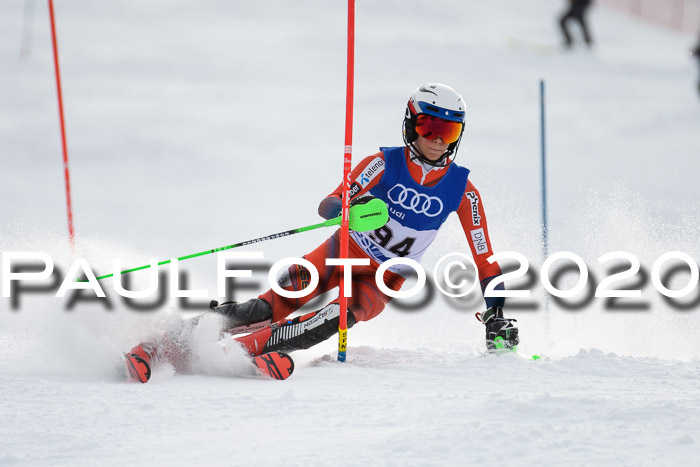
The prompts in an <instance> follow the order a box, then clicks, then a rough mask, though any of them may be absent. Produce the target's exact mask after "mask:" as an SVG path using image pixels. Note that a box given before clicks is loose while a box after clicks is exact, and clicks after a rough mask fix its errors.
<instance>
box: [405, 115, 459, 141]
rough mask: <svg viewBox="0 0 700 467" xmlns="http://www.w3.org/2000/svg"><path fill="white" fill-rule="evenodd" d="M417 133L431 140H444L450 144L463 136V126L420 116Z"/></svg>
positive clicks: (417, 121) (417, 122)
mask: <svg viewBox="0 0 700 467" xmlns="http://www.w3.org/2000/svg"><path fill="white" fill-rule="evenodd" d="M416 133H418V134H419V135H421V136H422V137H423V138H427V139H430V140H433V139H435V138H442V140H443V141H444V142H445V143H447V144H450V143H454V142H455V141H457V140H458V139H459V135H461V134H462V124H461V123H460V122H452V121H450V120H444V119H442V118H438V117H433V116H432V115H426V114H420V115H418V119H417V120H416Z"/></svg>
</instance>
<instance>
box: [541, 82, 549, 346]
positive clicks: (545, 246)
mask: <svg viewBox="0 0 700 467" xmlns="http://www.w3.org/2000/svg"><path fill="white" fill-rule="evenodd" d="M544 91H545V86H544V80H543V79H542V80H540V148H541V154H542V262H543V263H544V261H545V260H546V259H547V258H548V257H549V225H548V220H547V157H546V156H547V140H546V131H545V128H546V126H545V123H546V120H545V110H544V96H545V94H544ZM542 294H543V300H544V316H545V333H546V334H549V324H550V316H549V296H548V295H547V292H546V291H543V292H542Z"/></svg>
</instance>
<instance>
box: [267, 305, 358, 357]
mask: <svg viewBox="0 0 700 467" xmlns="http://www.w3.org/2000/svg"><path fill="white" fill-rule="evenodd" d="M347 321H348V328H351V327H352V326H353V325H354V324H355V322H356V320H355V316H354V315H353V314H352V312H351V311H348V320H347ZM339 323H340V305H338V304H337V303H331V304H329V305H326V306H325V307H323V308H322V309H320V310H319V311H314V312H312V313H307V314H305V315H303V316H297V317H296V318H294V319H292V320H289V321H285V322H283V323H282V324H281V325H278V326H277V327H275V328H274V329H273V330H272V335H271V336H270V338H269V339H268V341H267V343H266V344H265V350H264V351H265V352H271V351H273V350H286V351H293V350H301V349H308V348H309V347H312V346H314V345H316V344H318V343H320V342H323V341H325V340H326V339H328V338H330V337H332V336H333V335H335V334H337V333H338V325H339Z"/></svg>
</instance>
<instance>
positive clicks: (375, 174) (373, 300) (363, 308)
mask: <svg viewBox="0 0 700 467" xmlns="http://www.w3.org/2000/svg"><path fill="white" fill-rule="evenodd" d="M404 155H405V160H406V165H407V167H408V171H409V173H410V175H411V178H412V179H413V180H414V181H415V182H416V183H419V184H421V185H424V186H433V185H435V184H437V183H438V182H439V181H440V180H441V179H442V177H443V176H444V175H445V174H446V173H447V166H446V167H430V168H429V170H427V169H424V167H423V165H422V164H420V163H419V162H417V161H414V160H412V158H411V157H410V154H409V149H408V148H405V151H404ZM378 158H380V159H381V160H382V161H384V160H385V159H384V153H383V152H379V153H377V154H375V155H373V156H370V157H367V158H365V159H364V160H362V161H361V162H360V163H359V164H358V165H357V166H356V167H355V168H354V170H353V171H352V173H351V183H352V182H354V183H352V185H353V187H355V189H354V190H353V191H352V192H351V197H352V198H355V197H357V196H362V195H363V194H365V193H367V192H368V191H369V190H371V189H372V187H374V186H375V185H377V183H379V181H380V179H381V177H382V172H383V171H384V167H386V165H385V164H383V163H379V164H378V163H377V162H378ZM362 177H364V180H363V183H360V179H361V178H362ZM368 178H369V179H370V181H369V182H367V179H368ZM363 184H364V186H363ZM360 187H361V188H360ZM358 188H359V189H358ZM341 193H342V184H341V185H338V187H337V188H336V189H335V190H334V191H333V192H332V193H331V194H330V195H328V197H327V198H326V199H325V200H324V201H323V202H322V203H321V205H320V206H319V213H320V214H321V215H322V216H324V217H328V216H326V215H324V212H323V211H324V206H328V205H333V206H339V204H338V201H339V200H340V198H341ZM326 210H327V209H326ZM456 212H457V215H458V216H459V220H460V222H461V224H462V228H463V230H464V233H465V236H466V238H467V243H468V244H469V248H470V249H471V253H472V256H473V258H474V262H475V263H476V266H477V269H478V271H479V279H480V281H481V282H482V287H484V286H485V285H486V283H487V282H488V280H490V279H491V278H493V277H495V276H498V275H500V274H501V268H500V267H499V265H498V263H493V264H490V263H489V262H488V261H487V260H486V259H487V258H488V257H489V256H491V254H493V250H492V248H491V241H490V238H489V234H488V226H487V222H486V214H485V213H484V207H483V203H482V202H481V195H480V194H479V191H478V190H477V189H476V187H475V186H474V185H473V184H472V182H471V180H469V181H468V183H467V186H466V189H465V191H464V195H463V196H462V199H461V201H460V204H459V207H458V209H457V211H456ZM338 214H339V213H338ZM329 215H330V216H335V215H337V214H336V213H331V214H329ZM475 226H478V230H479V233H481V231H482V229H483V237H480V239H479V241H478V242H477V241H476V240H473V236H472V231H475ZM339 240H340V238H339V231H336V232H335V233H334V234H333V235H332V236H331V237H330V238H329V239H328V240H326V241H325V242H324V243H323V244H321V245H320V246H319V247H317V248H316V249H315V250H313V251H312V252H310V253H309V254H307V255H305V256H304V258H305V259H306V260H308V261H310V262H311V263H312V264H313V265H314V266H315V267H316V269H317V270H318V273H319V278H320V280H319V285H318V287H317V288H316V290H314V291H313V292H312V293H311V294H309V295H307V296H306V297H303V298H297V299H294V298H286V297H282V296H281V295H279V294H277V293H275V292H274V291H273V290H272V289H270V290H268V291H267V292H265V293H264V294H262V295H260V298H261V299H263V300H265V301H266V302H268V303H269V304H270V305H271V307H272V310H273V317H272V321H273V322H277V321H279V320H282V319H284V318H286V317H287V316H289V315H290V314H291V313H293V312H294V311H296V310H298V309H299V308H301V307H302V306H303V305H304V304H306V303H307V302H309V301H310V300H311V299H313V298H314V297H317V296H318V295H320V294H322V293H324V292H326V291H328V290H330V289H332V288H334V287H337V286H338V285H339V281H340V280H341V276H340V267H338V266H326V264H325V262H326V258H337V257H338V256H339V246H340V241H339ZM477 248H478V250H477ZM349 257H350V258H363V259H369V260H370V265H369V266H359V267H358V266H354V267H353V268H352V272H353V276H352V277H353V287H352V297H350V298H348V310H349V311H351V312H352V313H353V315H354V317H355V319H356V321H367V320H370V319H372V318H374V317H375V316H377V315H378V314H379V313H381V311H382V310H383V309H384V306H385V305H386V303H388V302H389V301H390V300H391V297H389V296H387V295H385V294H384V293H382V292H381V291H380V290H379V289H378V287H377V285H376V282H375V272H376V270H377V268H378V267H379V263H378V262H377V261H375V260H374V259H372V258H371V257H370V256H369V255H368V254H367V253H366V252H365V251H364V250H363V249H362V248H361V247H360V246H359V245H358V244H357V242H355V241H354V240H353V238H350V242H349ZM309 279H310V275H309V271H308V270H307V269H306V268H305V267H303V266H300V265H294V266H291V267H290V268H289V269H288V270H287V272H286V273H285V274H284V275H283V276H282V277H281V278H280V280H279V282H280V285H281V286H282V287H283V288H284V289H286V290H294V291H297V290H301V289H304V288H305V287H306V286H307V285H308V284H309ZM403 282H404V278H403V277H402V276H401V275H399V274H397V273H395V272H393V271H391V270H387V271H386V272H385V274H384V283H385V284H386V286H387V287H389V288H390V289H392V290H399V289H400V288H401V285H402V284H403ZM336 301H337V299H336Z"/></svg>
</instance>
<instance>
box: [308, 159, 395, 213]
mask: <svg viewBox="0 0 700 467" xmlns="http://www.w3.org/2000/svg"><path fill="white" fill-rule="evenodd" d="M384 167H385V166H384V153H383V152H378V153H377V154H374V155H373V156H369V157H365V158H364V159H363V160H362V161H361V162H360V163H359V164H357V165H356V166H355V168H354V169H353V170H352V172H350V180H351V181H352V182H351V184H350V200H352V199H354V198H356V197H358V196H362V195H364V194H365V193H367V192H368V191H369V190H371V189H372V187H374V186H375V185H376V184H377V183H379V180H381V178H382V174H383V173H384ZM342 193H343V184H342V183H341V184H340V185H338V187H337V188H336V189H335V190H333V192H332V193H331V194H329V195H328V196H327V197H326V198H325V199H324V200H323V201H321V204H319V206H318V214H319V215H320V216H321V217H323V218H324V219H333V218H335V217H338V216H339V215H340V210H341V209H342V205H343V203H342V199H341V198H342Z"/></svg>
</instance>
